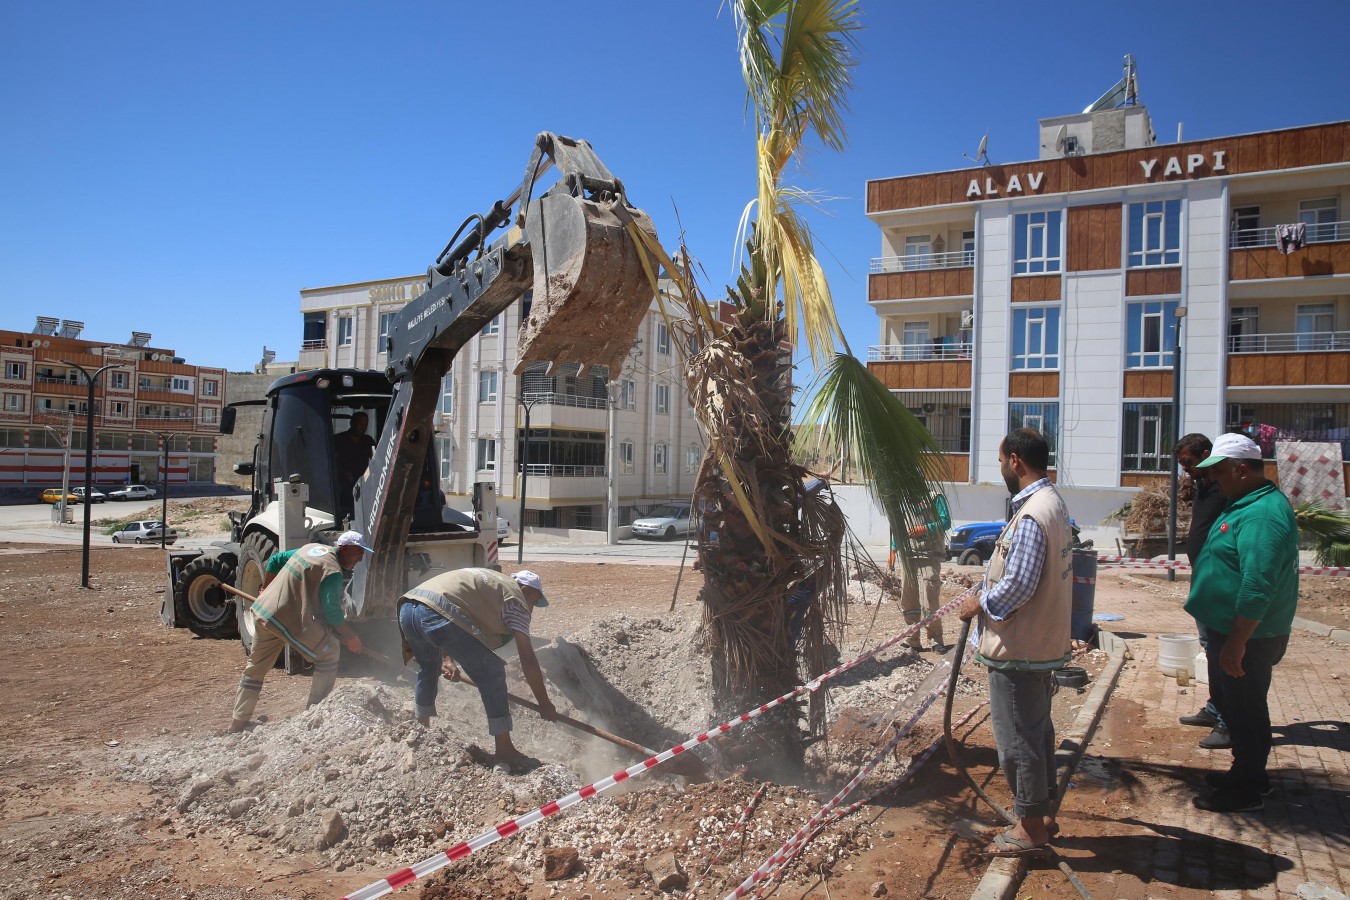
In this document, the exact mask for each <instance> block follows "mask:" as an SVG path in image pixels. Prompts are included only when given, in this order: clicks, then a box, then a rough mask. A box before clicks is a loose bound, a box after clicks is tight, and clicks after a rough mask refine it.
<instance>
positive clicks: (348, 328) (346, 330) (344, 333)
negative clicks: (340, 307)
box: [338, 316, 352, 347]
mask: <svg viewBox="0 0 1350 900" xmlns="http://www.w3.org/2000/svg"><path fill="white" fill-rule="evenodd" d="M351 342H352V317H351V316H339V317H338V346H340V347H346V346H348V345H349V344H351Z"/></svg>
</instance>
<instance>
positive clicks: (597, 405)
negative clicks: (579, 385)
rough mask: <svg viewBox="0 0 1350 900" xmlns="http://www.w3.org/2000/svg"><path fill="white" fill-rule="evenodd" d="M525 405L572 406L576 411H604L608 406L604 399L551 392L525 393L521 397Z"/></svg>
mask: <svg viewBox="0 0 1350 900" xmlns="http://www.w3.org/2000/svg"><path fill="white" fill-rule="evenodd" d="M521 399H522V400H523V401H525V402H526V403H539V404H542V405H544V406H572V407H576V408H578V409H604V408H605V407H606V405H607V404H608V402H609V401H608V400H607V399H606V398H605V397H583V396H580V395H577V394H559V393H554V392H552V391H548V392H539V391H526V392H525V393H524V394H522V395H521Z"/></svg>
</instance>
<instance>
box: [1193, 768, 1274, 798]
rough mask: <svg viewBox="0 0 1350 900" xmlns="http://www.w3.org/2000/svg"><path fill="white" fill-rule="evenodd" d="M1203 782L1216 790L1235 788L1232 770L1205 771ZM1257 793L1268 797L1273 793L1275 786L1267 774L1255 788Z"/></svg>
mask: <svg viewBox="0 0 1350 900" xmlns="http://www.w3.org/2000/svg"><path fill="white" fill-rule="evenodd" d="M1205 784H1207V785H1209V786H1210V787H1211V788H1213V789H1214V790H1216V791H1228V790H1236V783H1235V782H1234V781H1233V773H1232V772H1206V773H1205ZM1257 793H1258V794H1260V795H1261V796H1262V797H1269V796H1270V795H1271V794H1273V793H1275V788H1274V786H1273V785H1271V783H1270V776H1269V775H1267V776H1265V780H1264V781H1262V782H1261V787H1260V788H1259V789H1258V790H1257Z"/></svg>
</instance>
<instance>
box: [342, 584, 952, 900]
mask: <svg viewBox="0 0 1350 900" xmlns="http://www.w3.org/2000/svg"><path fill="white" fill-rule="evenodd" d="M978 587H979V586H978V585H973V586H971V587H970V588H967V589H966V590H965V591H963V592H962V593H961V594H960V595H959V596H957V597H954V598H952V599H951V600H950V601H948V602H947V603H946V604H944V605H943V606H941V607H939V608H938V609H937V610H936V611H934V612H933V613H931V614H929V615H927V616H925V617H924V618H922V619H920V620H919V621H918V622H915V623H914V624H913V625H910V626H909V627H908V628H906V629H904V630H903V631H901V632H900V633H899V634H897V635H895V636H894V637H892V638H889V639H888V640H886V641H883V642H882V643H880V644H878V645H877V646H876V647H873V648H872V649H871V650H868V651H867V652H866V653H863V654H861V655H859V656H856V657H854V658H853V659H851V660H849V661H848V662H846V663H841V664H840V665H838V666H835V667H834V668H833V669H831V670H830V671H828V672H826V673H825V674H823V675H821V676H819V677H817V678H816V679H814V680H813V681H810V682H807V683H806V684H803V685H799V686H798V687H795V688H793V689H792V690H791V691H788V692H787V693H786V694H783V695H782V696H781V697H777V698H775V699H773V700H770V701H769V702H768V703H765V704H763V705H762V706H759V707H757V708H755V709H752V710H750V711H749V712H744V713H741V714H740V715H739V716H737V717H735V718H734V719H730V720H728V721H726V722H723V723H722V724H721V725H719V726H717V727H716V728H710V729H709V730H707V731H705V732H703V733H701V734H698V735H695V736H694V737H691V738H690V739H689V740H687V741H685V742H684V743H682V744H677V745H675V746H674V747H671V748H670V749H668V750H665V751H662V752H661V753H658V754H656V755H655V756H652V757H648V758H647V759H645V760H643V761H642V762H640V763H638V764H637V765H635V766H629V767H628V768H627V769H624V770H623V771H621V772H615V773H614V774H613V775H611V776H609V777H608V778H603V779H601V780H600V781H597V782H595V783H593V784H588V785H586V786H585V787H584V788H582V789H581V790H579V791H573V792H572V793H570V794H568V795H567V796H566V797H560V798H559V799H557V800H554V801H553V802H551V803H546V804H544V805H543V806H540V807H538V808H536V809H533V810H531V811H530V812H527V813H526V814H525V815H523V816H521V817H520V818H518V819H510V820H508V821H506V822H503V823H502V824H500V825H498V826H496V827H495V828H492V829H489V830H487V831H485V832H483V833H482V834H480V835H478V836H477V837H475V838H473V839H471V840H468V841H464V842H462V843H459V844H456V845H454V846H453V847H449V848H447V849H446V850H444V851H442V852H440V853H437V854H436V855H435V856H432V857H428V858H427V859H424V860H422V861H421V862H419V863H415V864H414V865H411V866H409V867H408V868H406V869H400V870H399V871H397V872H394V873H393V874H391V875H387V876H385V877H384V878H381V879H380V880H379V881H375V882H372V883H370V884H368V885H366V886H365V887H363V888H361V889H360V890H358V891H355V892H354V893H351V894H347V895H346V896H345V897H344V898H343V900H374V898H375V897H383V896H384V895H385V894H391V893H393V892H394V891H396V890H398V889H399V888H401V887H403V886H405V885H408V884H411V883H412V882H414V881H416V880H417V879H419V878H425V877H426V876H427V875H430V874H431V873H432V872H435V871H437V870H439V869H441V868H443V867H445V866H447V865H449V864H450V863H452V862H455V861H457V860H460V859H463V858H464V857H466V856H468V855H469V854H471V853H474V852H476V851H478V850H482V849H483V848H484V847H487V846H490V845H491V844H495V843H496V842H497V841H499V840H501V839H502V838H505V837H510V836H511V835H513V834H515V833H516V832H518V831H520V830H521V829H524V828H529V827H530V826H532V825H536V824H538V823H539V822H541V821H543V820H544V819H546V818H548V817H549V816H552V815H557V814H558V813H560V812H562V811H563V810H564V809H568V808H569V807H572V806H575V805H576V804H578V803H580V802H581V801H582V800H589V799H590V798H591V797H594V796H595V795H596V794H600V793H604V792H605V791H607V790H609V789H610V788H612V787H614V786H615V785H617V784H620V783H621V782H624V781H627V780H628V779H629V778H632V777H633V776H634V775H642V774H645V773H646V772H648V771H650V770H651V769H653V768H655V767H656V766H658V765H660V764H661V763H663V762H665V761H666V760H668V759H672V758H674V757H675V756H677V755H679V754H681V753H683V752H685V751H686V750H690V749H693V748H694V747H697V746H698V745H699V744H703V743H706V742H707V741H709V740H711V739H712V738H715V737H720V736H721V735H723V734H725V733H726V732H728V731H730V730H731V729H733V728H735V727H736V726H738V725H741V724H743V723H745V722H748V721H750V720H751V719H755V718H758V717H759V716H761V715H763V714H764V713H766V712H768V711H769V710H771V709H773V708H774V707H776V706H781V705H782V704H784V703H786V702H787V701H789V700H791V699H793V698H794V697H796V696H797V695H799V694H801V693H803V692H805V691H816V690H819V689H820V686H821V685H822V684H824V683H825V682H826V681H828V680H829V679H831V678H834V677H836V676H837V675H840V674H842V673H844V672H847V671H848V670H849V669H852V668H854V667H855V666H858V665H860V664H862V663H863V662H865V661H867V660H869V659H871V658H872V657H874V656H876V655H877V654H878V653H881V652H882V651H884V650H886V649H887V648H889V647H893V646H895V645H896V644H898V643H899V642H900V641H903V640H905V639H906V638H909V637H912V636H913V635H915V634H918V632H919V630H920V629H922V628H924V627H925V626H927V625H928V623H929V622H932V621H933V620H934V619H939V618H941V617H943V616H945V615H946V614H947V613H949V612H951V611H952V610H954V609H956V608H957V607H958V606H960V605H961V603H962V601H964V600H965V599H966V597H968V596H970V595H971V594H973V593H974V592H975V591H976V590H977V589H978Z"/></svg>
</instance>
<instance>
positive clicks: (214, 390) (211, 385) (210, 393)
mask: <svg viewBox="0 0 1350 900" xmlns="http://www.w3.org/2000/svg"><path fill="white" fill-rule="evenodd" d="M202 393H203V394H204V395H206V396H207V397H218V396H220V382H219V381H203V382H202Z"/></svg>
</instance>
